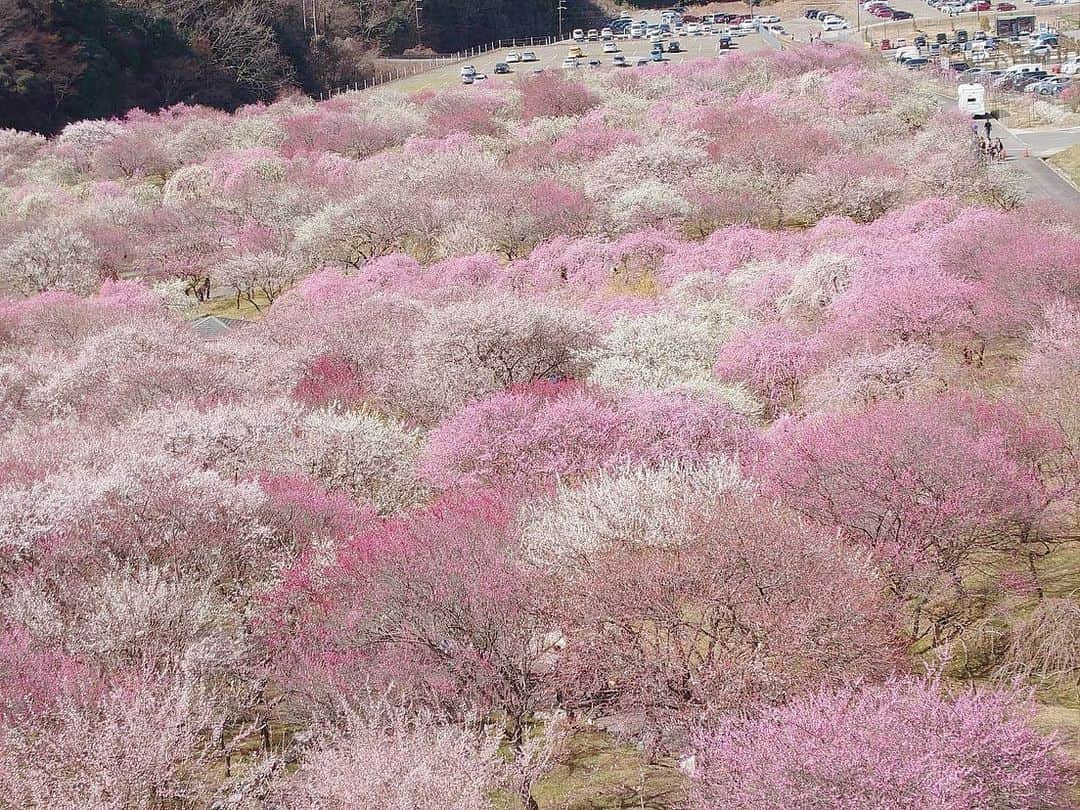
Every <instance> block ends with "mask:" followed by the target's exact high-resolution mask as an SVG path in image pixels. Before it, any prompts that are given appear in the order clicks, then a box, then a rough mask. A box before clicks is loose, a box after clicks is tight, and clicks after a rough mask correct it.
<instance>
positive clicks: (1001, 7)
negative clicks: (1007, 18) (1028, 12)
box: [994, 3, 1016, 11]
mask: <svg viewBox="0 0 1080 810" xmlns="http://www.w3.org/2000/svg"><path fill="white" fill-rule="evenodd" d="M994 8H995V9H996V10H997V11H1016V6H1014V5H1013V4H1012V3H998V4H997V5H996V6H994Z"/></svg>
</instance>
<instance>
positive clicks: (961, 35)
mask: <svg viewBox="0 0 1080 810" xmlns="http://www.w3.org/2000/svg"><path fill="white" fill-rule="evenodd" d="M956 41H957V42H967V41H968V32H967V31H965V30H964V29H963V28H961V29H960V30H959V31H957V32H956Z"/></svg>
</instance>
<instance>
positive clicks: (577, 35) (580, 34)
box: [572, 28, 585, 42]
mask: <svg viewBox="0 0 1080 810" xmlns="http://www.w3.org/2000/svg"><path fill="white" fill-rule="evenodd" d="M572 36H573V38H574V42H584V41H585V32H584V31H582V30H581V29H580V28H575V29H574V33H573V34H572Z"/></svg>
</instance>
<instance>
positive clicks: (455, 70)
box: [383, 14, 769, 92]
mask: <svg viewBox="0 0 1080 810" xmlns="http://www.w3.org/2000/svg"><path fill="white" fill-rule="evenodd" d="M648 16H649V15H643V18H647V17H648ZM651 16H653V17H655V18H656V19H659V15H656V14H654V15H651ZM717 38H718V37H717V36H714V35H704V36H683V37H680V38H679V43H680V46H681V48H682V51H681V52H679V53H665V54H664V61H663V62H661V63H659V64H650V65H649V66H648V67H647V68H644V69H648V70H662V69H663V67H664V65H670V64H673V63H678V62H683V61H686V60H689V59H700V58H701V57H705V56H716V54H717V51H716V41H717ZM667 42H668V40H665V41H664V46H665V48H666V47H667ZM574 44H575V43H573V42H570V41H566V42H558V43H556V44H554V45H538V46H536V47H532V48H524V47H522V48H502V49H499V50H494V51H488V52H487V53H484V54H481V55H480V56H476V57H472V58H470V59H468V60H463V61H460V62H455V63H452V64H448V65H444V66H443V67H439V68H435V69H434V70H430V71H427V72H426V73H420V74H417V75H416V76H409V77H407V78H404V79H397V80H395V81H393V82H389V83H388V84H386V85H383V86H384V87H392V88H394V89H396V90H403V91H406V92H411V91H415V90H426V89H433V88H438V87H446V86H448V85H452V84H457V83H459V82H460V79H459V74H460V72H461V67H462V65H466V64H469V65H473V66H475V67H476V69H477V70H478V71H480V72H481V73H486V74H487V76H488V79H486V80H485V81H489V82H490V81H496V80H499V79H507V78H512V77H513V75H514V74H510V76H506V75H502V76H496V75H495V63H496V62H505V61H506V55H507V54H508V53H510V52H511V51H517V52H518V53H521V52H522V51H532V52H533V53H535V54H536V56H537V61H536V62H519V63H516V64H512V65H511V66H510V67H511V69H512V70H513V71H514V72H515V73H517V74H528V73H532V72H534V71H537V70H563V68H562V61H563V59H565V58H566V56H567V54H568V53H569V50H570V47H571V46H572V45H574ZM577 44H578V45H579V46H580V47H581V49H582V52H583V53H584V57H585V58H584V59H582V60H581V62H580V66H579V67H577V68H575V69H567V73H569V74H571V75H575V74H582V73H585V72H587V71H590V70H640V69H643V68H637V67H630V68H615V67H613V66H612V63H611V58H612V57H613V56H614V55H615V54H610V53H603V43H601V42H585V43H577ZM615 44H616V45H617V46H618V48H619V53H621V54H623V55H624V56H626V58H627V61H629V62H630V64H631V65H634V64H635V63H636V62H637V60H638V59H639V58H643V57H647V56H648V55H649V50H650V49H651V45H650V43H649V41H648V40H644V39H626V40H615ZM732 45H733V46H734V47H733V48H732V50H731V51H730V52H732V53H734V52H737V51H740V50H741V51H755V50H763V49H766V48H768V47H769V46H768V45H767V44H766V43H765V41H764V40H763V39H762V38H761V36H759V35H758V34H750V35H747V36H743V37H732ZM721 53H723V52H721ZM590 59H599V60H600V62H601V64H600V66H599V67H590V66H589V65H588V61H589V60H590ZM485 81H480V82H477V83H476V84H474V85H470V86H472V87H482V86H483V85H484V83H485Z"/></svg>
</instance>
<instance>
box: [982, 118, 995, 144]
mask: <svg viewBox="0 0 1080 810" xmlns="http://www.w3.org/2000/svg"><path fill="white" fill-rule="evenodd" d="M983 127H984V128H985V129H986V140H990V132H991V130H992V129H993V127H992V126H991V125H990V119H989V118H987V119H986V123H985V124H983Z"/></svg>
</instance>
